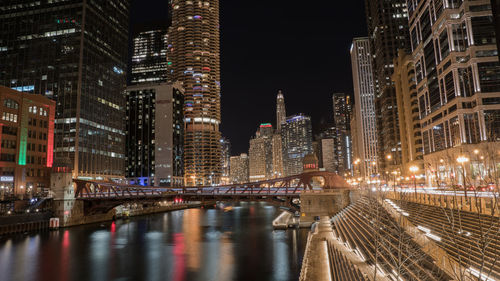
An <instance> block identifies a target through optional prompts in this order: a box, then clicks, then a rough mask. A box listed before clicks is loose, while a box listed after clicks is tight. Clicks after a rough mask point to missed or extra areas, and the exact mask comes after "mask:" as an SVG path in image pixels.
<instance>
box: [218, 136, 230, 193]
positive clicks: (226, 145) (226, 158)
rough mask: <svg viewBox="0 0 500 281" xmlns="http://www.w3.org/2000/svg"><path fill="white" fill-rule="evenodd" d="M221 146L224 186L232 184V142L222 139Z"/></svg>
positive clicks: (222, 180) (222, 181)
mask: <svg viewBox="0 0 500 281" xmlns="http://www.w3.org/2000/svg"><path fill="white" fill-rule="evenodd" d="M220 145H221V151H222V157H221V161H222V163H221V165H222V177H221V183H222V184H228V183H230V177H229V173H230V165H231V163H230V158H231V142H230V141H229V139H227V138H225V137H222V138H221V139H220Z"/></svg>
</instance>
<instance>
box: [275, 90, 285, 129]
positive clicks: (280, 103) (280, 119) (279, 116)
mask: <svg viewBox="0 0 500 281" xmlns="http://www.w3.org/2000/svg"><path fill="white" fill-rule="evenodd" d="M285 123H286V109H285V97H284V96H283V92H281V90H279V91H278V96H277V97H276V130H277V131H278V133H279V132H281V125H283V124H285Z"/></svg>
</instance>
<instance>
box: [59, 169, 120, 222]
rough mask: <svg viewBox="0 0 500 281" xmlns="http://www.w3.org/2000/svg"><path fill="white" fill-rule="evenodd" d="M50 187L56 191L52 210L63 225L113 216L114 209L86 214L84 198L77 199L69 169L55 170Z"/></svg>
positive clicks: (106, 219) (104, 219)
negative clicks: (96, 213)
mask: <svg viewBox="0 0 500 281" xmlns="http://www.w3.org/2000/svg"><path fill="white" fill-rule="evenodd" d="M50 187H51V190H52V191H53V192H54V200H53V202H52V210H53V212H54V215H55V216H56V217H57V218H59V224H60V226H61V227H66V226H72V225H79V224H86V223H93V222H101V221H108V220H111V219H112V218H113V215H114V212H115V211H114V210H111V211H110V212H108V213H106V214H98V215H92V216H86V215H85V213H84V202H83V200H76V199H75V189H74V187H73V178H72V174H71V171H69V170H64V169H62V170H55V171H53V172H52V174H51V176H50Z"/></svg>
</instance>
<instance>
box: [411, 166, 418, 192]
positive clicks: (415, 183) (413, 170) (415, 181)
mask: <svg viewBox="0 0 500 281" xmlns="http://www.w3.org/2000/svg"><path fill="white" fill-rule="evenodd" d="M418 170H419V169H418V166H415V165H413V166H410V172H412V174H413V188H414V189H415V199H416V197H417V176H416V174H417V172H418Z"/></svg>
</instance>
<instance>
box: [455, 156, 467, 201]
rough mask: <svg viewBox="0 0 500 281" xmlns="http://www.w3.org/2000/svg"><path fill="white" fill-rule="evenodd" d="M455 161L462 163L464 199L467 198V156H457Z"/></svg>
mask: <svg viewBox="0 0 500 281" xmlns="http://www.w3.org/2000/svg"><path fill="white" fill-rule="evenodd" d="M457 162H458V163H460V164H461V165H462V178H463V184H464V191H465V200H467V187H465V163H467V162H469V158H467V157H465V156H459V157H458V158H457Z"/></svg>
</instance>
